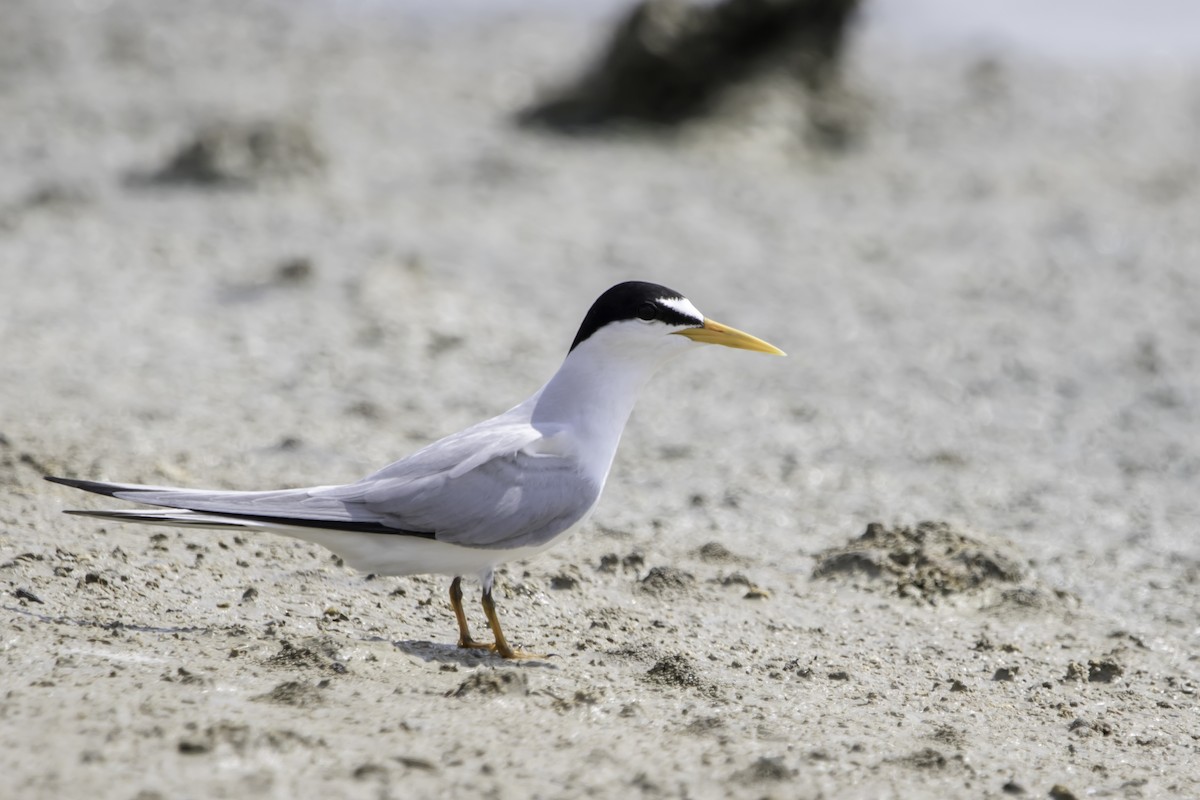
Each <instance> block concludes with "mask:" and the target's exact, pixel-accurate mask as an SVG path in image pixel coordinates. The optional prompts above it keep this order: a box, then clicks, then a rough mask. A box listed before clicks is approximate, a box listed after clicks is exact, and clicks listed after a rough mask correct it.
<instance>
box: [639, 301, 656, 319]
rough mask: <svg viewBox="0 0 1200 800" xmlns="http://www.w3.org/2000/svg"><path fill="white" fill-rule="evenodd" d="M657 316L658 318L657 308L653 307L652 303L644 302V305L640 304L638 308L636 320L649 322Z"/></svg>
mask: <svg viewBox="0 0 1200 800" xmlns="http://www.w3.org/2000/svg"><path fill="white" fill-rule="evenodd" d="M657 316H658V307H657V306H656V305H654V303H650V302H645V303H642V304H641V305H640V306H638V310H637V317H638V319H641V320H645V321H646V322H649V321H650V320H652V319H654V318H655V317H657Z"/></svg>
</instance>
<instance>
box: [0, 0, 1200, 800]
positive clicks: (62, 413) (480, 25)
mask: <svg viewBox="0 0 1200 800" xmlns="http://www.w3.org/2000/svg"><path fill="white" fill-rule="evenodd" d="M7 5H8V8H7V12H6V14H5V20H4V23H3V25H0V113H2V118H3V122H4V124H3V128H4V133H3V135H2V136H0V342H2V343H3V352H2V354H0V483H2V490H0V586H2V587H3V591H4V598H3V600H2V601H0V608H2V610H0V616H2V619H3V622H2V623H0V630H2V632H3V636H2V639H0V642H2V645H0V775H2V776H3V779H2V782H3V784H4V785H5V787H6V788H5V789H4V790H3V794H4V795H5V796H10V797H14V798H18V797H19V798H66V797H84V796H87V797H103V798H109V797H111V798H138V799H139V800H151V798H187V797H238V798H241V797H317V796H322V797H347V798H358V797H362V798H387V797H395V798H408V797H434V796H444V797H458V796H478V797H495V798H509V797H512V798H516V797H581V796H597V797H618V796H619V797H629V796H643V797H691V798H723V797H739V798H741V797H744V798H760V797H778V798H816V797H839V798H881V797H904V798H922V797H930V798H942V797H1001V796H1014V795H1021V794H1024V795H1026V796H1031V797H1046V796H1051V797H1055V798H1060V800H1061V799H1062V798H1068V797H1077V798H1083V797H1086V796H1108V797H1147V798H1149V797H1195V796H1198V795H1200V766H1198V765H1200V713H1198V706H1200V698H1198V697H1197V691H1198V688H1200V662H1198V661H1197V654H1198V653H1200V623H1198V620H1200V536H1198V529H1200V492H1197V476H1198V474H1200V427H1198V422H1200V420H1198V418H1197V408H1198V405H1197V400H1198V399H1200V347H1198V343H1200V302H1198V301H1200V269H1198V268H1197V265H1198V264H1200V224H1197V221H1198V220H1200V168H1198V166H1197V160H1196V142H1197V141H1198V140H1200V69H1198V68H1196V67H1194V66H1193V67H1188V66H1184V65H1179V64H1174V65H1172V64H1163V63H1132V64H1131V63H1125V62H1121V63H1103V62H1084V63H1064V62H1057V61H1055V60H1053V59H1050V58H1045V57H1040V56H1034V55H1029V54H1023V53H1021V52H1016V51H1009V50H1005V49H991V50H980V49H977V48H975V49H973V48H967V47H962V48H940V49H937V50H928V49H922V48H919V47H910V46H904V45H901V44H897V43H894V42H892V43H889V42H888V41H887V40H886V37H875V38H871V37H864V38H863V39H862V40H860V41H858V42H856V44H855V46H854V47H853V48H852V60H851V63H850V64H849V65H848V67H849V70H848V74H847V80H846V91H847V93H848V98H849V99H848V100H847V104H848V106H847V107H848V109H849V111H848V113H849V114H850V118H851V119H852V120H853V122H854V124H855V125H856V126H857V127H856V128H855V131H856V133H855V136H853V137H852V139H851V141H850V142H849V144H848V146H847V147H846V148H845V149H844V150H841V151H835V152H831V151H828V150H823V149H821V148H817V147H814V146H812V145H811V144H808V143H806V141H805V136H804V135H803V130H804V105H803V98H802V97H799V96H796V95H794V94H793V93H792V92H791V91H790V90H789V88H788V87H787V86H786V84H781V83H778V82H776V83H773V84H769V85H767V86H763V87H758V88H753V89H748V90H746V91H743V92H739V93H736V94H735V95H734V96H732V97H730V98H729V99H728V104H729V106H728V108H729V112H730V113H728V114H726V115H723V116H719V117H717V118H715V119H712V120H709V121H703V122H700V123H697V124H695V125H692V126H690V127H688V128H686V129H684V130H682V131H680V132H677V133H671V134H660V135H646V134H637V133H632V134H628V135H620V136H611V137H598V138H582V139H564V138H558V137H555V136H552V135H549V134H544V133H541V134H539V133H534V132H530V131H524V130H520V129H518V128H517V127H515V126H514V125H513V124H512V117H513V114H514V113H515V112H516V111H518V110H519V109H520V108H522V107H523V106H524V105H525V104H527V103H529V102H531V101H532V100H534V99H536V98H537V97H538V96H539V93H540V92H541V91H542V90H543V89H545V88H546V87H549V86H553V85H555V84H557V83H558V82H560V81H561V80H562V79H563V78H564V77H565V76H568V75H570V74H572V73H573V72H574V71H576V70H578V69H579V68H580V67H581V66H582V65H583V64H584V63H586V61H587V59H588V57H589V54H591V53H593V52H595V50H596V48H598V47H599V44H600V42H601V41H602V39H603V35H602V28H600V27H598V26H597V25H596V24H595V23H594V22H589V21H587V20H585V19H583V18H582V17H580V16H572V15H571V14H566V13H561V12H559V13H554V12H552V11H550V10H545V9H543V10H542V11H540V12H536V13H535V12H529V13H525V14H516V13H512V14H504V15H499V16H493V17H486V18H485V17H478V18H476V17H470V16H466V17H463V18H447V17H429V16H427V15H420V14H417V13H415V12H412V11H411V10H410V11H405V10H403V7H401V8H396V7H387V6H385V5H373V4H367V3H363V4H357V5H356V4H346V3H341V4H324V5H320V4H312V3H306V4H293V3H285V2H282V0H276V1H274V2H273V1H272V0H254V1H253V2H233V0H219V1H218V2H206V3H196V4H183V3H161V2H154V1H153V0H113V2H94V3H93V2H67V1H66V0H15V2H10V3H8V4H7ZM202 134H203V135H204V136H207V137H209V138H208V139H206V140H205V141H206V142H207V143H208V144H207V146H208V148H209V149H208V150H205V151H194V152H193V153H192V157H191V160H190V161H189V160H187V159H183V160H182V161H180V162H176V165H175V168H174V169H168V170H164V166H165V165H169V164H170V163H171V162H172V157H173V155H174V154H177V153H178V152H179V151H180V149H181V148H183V147H184V146H185V145H186V144H187V143H188V142H191V141H194V140H195V139H196V137H197V136H200V135H202ZM214 148H215V149H214ZM214 152H215V153H216V156H215V157H214V160H212V161H211V162H210V163H208V164H207V166H206V167H205V166H204V165H203V164H202V165H201V166H202V167H204V168H203V169H199V168H197V166H196V162H197V159H198V155H204V154H205V153H208V154H210V155H211V154H212V153H214ZM206 170H207V171H206ZM205 181H208V182H205ZM214 181H215V182H214ZM625 279H643V280H651V281H655V282H659V283H663V284H665V285H667V286H670V287H672V288H675V289H678V290H680V291H682V292H684V293H685V294H687V296H688V297H689V298H690V299H691V300H692V301H694V302H695V303H696V304H697V306H699V308H700V309H701V310H702V311H704V312H705V313H706V314H708V315H710V316H712V317H714V318H716V319H718V320H721V321H723V322H726V323H728V324H731V325H735V326H737V327H739V328H742V329H745V330H748V331H750V332H752V333H754V334H756V335H758V336H761V337H763V338H765V339H767V340H768V341H771V342H773V343H775V344H777V345H779V346H780V347H782V348H783V349H784V350H786V351H788V353H789V356H788V358H786V359H776V358H768V357H765V356H759V355H752V354H747V353H739V352H734V351H725V350H721V351H717V350H716V349H715V348H714V349H712V350H706V351H702V352H697V353H694V354H691V355H690V356H689V357H688V358H685V359H681V360H680V361H678V362H677V363H673V364H671V365H669V366H668V367H667V368H666V369H665V370H664V371H663V372H662V373H661V374H660V375H658V376H657V377H656V379H655V380H654V381H652V383H651V384H650V385H649V386H648V387H647V389H646V391H645V392H644V396H643V398H642V400H641V402H640V403H639V406H638V408H637V410H636V411H635V413H634V416H633V419H632V420H631V422H630V424H629V427H628V428H627V430H626V434H625V438H624V442H623V444H622V449H621V451H620V453H619V454H618V457H617V460H616V463H615V465H614V468H613V472H612V475H611V476H610V479H609V484H608V487H607V489H606V493H605V495H604V497H603V498H602V500H601V502H600V505H599V507H598V509H597V511H596V513H595V514H594V516H593V517H592V518H591V520H590V521H589V523H588V524H587V525H586V526H584V528H583V529H581V530H580V531H578V532H576V533H575V534H574V535H573V536H572V537H571V538H569V539H568V540H567V541H564V542H562V543H561V544H560V545H558V546H557V547H556V548H555V549H553V550H551V551H550V552H549V553H547V554H545V555H543V556H541V557H540V558H539V559H537V560H535V561H532V562H529V563H528V564H511V565H509V566H507V567H506V568H505V569H504V570H503V572H502V573H501V575H500V577H499V585H498V590H497V592H498V593H497V598H498V603H499V606H500V615H501V618H502V620H503V621H504V624H505V628H506V632H507V634H508V637H509V639H510V641H512V642H513V643H514V644H515V645H517V646H519V647H523V648H525V649H529V650H533V651H537V652H542V653H552V654H554V655H553V657H552V658H549V659H546V660H542V661H533V662H521V663H505V662H503V661H500V660H498V659H496V658H494V657H491V656H490V655H487V654H483V653H479V652H464V651H460V650H458V649H457V648H456V647H454V639H455V627H454V620H453V616H452V614H451V613H450V609H449V607H448V602H447V599H446V596H447V595H446V590H447V584H448V581H447V579H445V578H441V577H414V578H384V577H378V578H372V577H368V576H363V575H361V574H358V573H354V572H352V571H350V570H348V569H346V568H344V567H342V566H340V565H339V564H338V563H337V562H336V560H335V559H333V558H331V556H330V554H329V553H328V552H326V551H323V550H321V549H319V548H317V547H315V546H311V545H307V544H304V543H301V542H296V541H292V540H288V539H285V538H281V537H273V536H269V535H262V536H249V535H240V534H235V533H232V532H227V531H213V532H206V531H179V530H173V529H166V528H139V527H136V526H121V525H118V524H110V523H102V522H98V521H96V520H91V519H85V518H77V517H68V516H64V515H62V514H61V513H60V512H61V511H62V510H63V509H64V508H98V507H103V506H104V505H105V503H104V501H103V500H102V499H100V498H94V497H90V496H85V495H83V494H81V493H78V492H74V491H71V490H68V489H66V488H64V487H59V486H54V485H51V484H48V483H45V482H44V481H43V480H42V476H43V475H44V474H57V475H68V476H74V477H85V478H96V479H110V480H124V481H133V482H145V483H155V484H179V485H189V486H208V487H214V488H238V489H263V488H277V487H281V486H303V485H313V484H327V483H339V482H345V481H350V480H354V479H356V478H358V477H361V476H362V475H364V474H366V473H367V472H369V471H371V470H373V469H374V468H376V467H379V466H381V465H383V464H386V463H388V462H389V461H392V460H395V459H396V458H399V457H401V456H403V455H405V454H407V453H409V452H411V451H413V450H415V449H416V448H418V447H420V446H422V445H424V444H426V443H427V442H429V441H431V440H433V439H434V438H436V437H438V436H440V435H443V434H446V433H449V432H452V431H454V430H457V429H458V428H460V427H462V426H464V425H466V424H469V423H471V422H474V421H477V420H479V419H482V418H484V417H486V416H489V415H491V414H494V413H498V412H499V411H502V410H504V409H506V408H508V407H509V406H511V405H513V404H515V403H516V402H518V401H520V400H521V399H523V398H524V397H526V396H527V395H528V394H529V393H531V392H532V391H533V390H535V389H536V388H537V387H538V386H539V385H540V384H541V383H542V382H543V381H544V380H545V379H546V378H547V377H548V376H549V375H551V374H552V373H553V371H554V370H555V369H556V367H557V365H558V363H559V361H560V360H561V358H562V356H563V355H564V353H565V350H566V348H567V346H568V344H569V342H570V340H571V338H572V336H573V335H574V333H575V328H576V326H577V325H578V324H579V321H580V319H581V318H582V316H583V313H584V312H585V311H586V309H587V307H588V305H589V304H590V303H591V301H592V300H593V299H594V297H595V296H596V295H598V294H599V293H600V292H601V291H602V290H603V289H605V288H607V287H608V286H609V285H611V284H613V283H615V282H617V281H620V280H625ZM872 523H879V524H878V525H873V524H872ZM923 523H924V524H923ZM869 525H870V526H871V527H868V526H869ZM468 591H469V592H470V594H471V597H472V601H471V603H470V604H469V605H468V612H469V614H470V616H471V619H472V622H473V624H474V626H475V628H476V630H483V627H484V625H483V617H482V613H481V611H480V609H479V607H478V605H477V603H476V602H475V598H476V597H477V586H476V585H474V584H471V585H470V586H469V588H468Z"/></svg>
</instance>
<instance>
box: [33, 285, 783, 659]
mask: <svg viewBox="0 0 1200 800" xmlns="http://www.w3.org/2000/svg"><path fill="white" fill-rule="evenodd" d="M697 345H723V346H725V347H731V348H736V349H741V350H749V351H757V352H761V353H770V354H774V355H785V354H784V352H783V351H782V350H780V349H779V348H777V347H775V346H774V345H771V344H768V343H767V342H765V341H763V340H762V339H758V338H756V337H754V336H751V335H750V334H748V333H744V332H742V331H740V330H738V329H736V328H732V327H729V326H727V325H723V324H721V323H719V322H715V321H714V320H712V319H709V318H707V317H705V316H704V315H703V314H701V313H700V311H699V310H698V309H697V308H696V306H695V305H693V304H692V302H691V301H689V300H688V299H687V298H686V297H684V296H683V295H682V294H680V293H679V292H677V291H674V290H672V289H668V288H666V287H665V286H661V285H659V284H655V283H648V282H644V281H627V282H624V283H619V284H617V285H615V286H613V287H612V288H610V289H608V290H607V291H605V292H604V293H603V294H601V295H600V296H599V297H598V298H597V299H596V301H595V302H594V303H593V304H592V306H591V308H590V309H589V310H588V312H587V314H586V315H585V316H584V318H583V322H582V323H581V325H580V326H579V329H578V332H577V333H576V335H575V339H574V341H572V343H571V347H570V349H569V350H568V351H567V355H566V357H565V359H564V360H563V362H562V364H561V366H560V367H559V368H558V371H557V372H555V373H554V375H553V376H552V377H551V378H550V380H549V381H547V382H546V383H545V384H544V385H543V386H542V387H541V388H540V389H538V390H537V391H536V392H534V394H533V395H532V396H530V397H529V398H528V399H527V400H525V401H524V402H522V403H519V404H518V405H516V406H514V407H513V408H511V409H509V410H508V411H505V412H504V413H502V414H500V415H498V416H495V417H492V418H490V419H487V420H485V421H483V422H479V423H477V424H475V425H472V426H470V427H467V428H465V429H463V430H461V431H459V432H457V433H453V434H450V435H449V436H446V437H444V438H442V439H439V440H437V441H435V442H433V443H432V444H429V445H427V446H426V447H424V448H422V449H420V450H417V451H416V452H415V453H413V454H411V455H409V456H407V457H406V458H402V459H400V460H399V461H396V462H393V463H391V464H389V465H387V466H385V467H383V468H382V469H379V470H377V471H375V472H373V473H371V474H369V475H367V476H366V477H364V478H362V479H361V480H358V481H355V482H353V483H347V484H341V485H328V486H314V487H308V488H299V489H280V490H272V491H217V490H205V489H186V488H176V487H165V486H149V485H141V484H134V483H111V482H107V481H94V480H78V479H75V478H66V477H56V476H51V475H47V476H45V478H46V480H48V481H52V482H54V483H58V484H62V485H64V486H68V487H73V488H75V489H82V490H84V491H88V492H94V493H96V494H101V495H107V496H109V497H113V498H116V499H119V500H125V501H132V502H136V503H140V504H143V505H148V506H155V507H156V508H153V509H126V510H112V511H110V510H74V509H71V510H67V511H66V512H65V513H68V514H77V515H83V516H88V517H98V518H100V519H105V520H116V521H119V522H136V523H147V524H154V525H170V526H177V527H183V528H216V529H233V530H239V531H247V530H250V531H267V532H270V533H275V534H282V535H285V536H290V537H294V538H296V539H302V540H304V541H307V542H313V543H315V544H318V545H321V546H323V547H325V548H327V549H329V550H331V551H332V552H333V553H334V554H336V555H337V556H339V557H340V558H341V559H342V561H343V563H345V564H347V565H349V566H350V567H353V568H355V569H357V570H360V571H362V572H367V573H374V574H376V575H397V576H398V575H417V574H441V575H445V576H448V577H450V578H451V582H450V606H451V608H452V609H453V611H454V616H455V619H456V621H457V623H458V633H459V636H458V646H459V647H461V648H469V649H486V650H490V651H491V652H493V653H494V654H496V655H497V656H499V657H501V658H505V659H519V658H540V656H537V655H536V654H531V653H526V652H524V651H521V650H517V649H515V648H513V647H512V646H511V645H510V644H509V643H508V640H507V639H506V638H505V636H504V632H503V630H502V629H501V627H500V619H499V617H498V615H497V613H496V606H495V602H494V599H493V596H492V593H493V588H494V583H495V570H496V568H497V567H498V566H499V565H500V564H503V563H505V562H509V561H522V560H526V559H528V558H530V557H532V556H534V555H536V554H538V553H540V552H542V551H544V550H546V549H547V548H549V547H550V546H551V545H553V544H556V543H557V542H559V541H561V540H562V539H563V538H564V537H565V536H566V534H567V533H568V532H570V531H572V530H574V529H576V528H578V527H579V526H580V524H581V523H583V522H584V520H585V519H586V518H587V517H588V516H589V515H590V514H591V512H592V510H593V509H594V508H595V506H596V503H597V501H598V500H599V498H600V494H601V491H602V490H603V488H604V485H605V482H606V481H607V479H608V474H609V470H610V468H611V466H612V462H613V458H614V456H615V454H616V452H617V445H618V443H619V441H620V439H621V435H622V433H623V431H624V429H625V424H626V422H627V420H628V419H629V416H630V413H631V412H632V410H633V407H634V403H635V401H636V399H637V396H638V394H639V392H640V390H641V389H642V387H643V385H644V384H645V383H646V382H647V380H648V379H649V378H650V377H651V375H653V374H654V373H655V372H656V371H657V370H658V369H659V368H660V367H661V366H663V365H664V364H665V363H666V362H667V361H670V360H671V359H672V358H674V357H675V356H678V355H681V354H682V353H684V352H686V351H688V350H689V349H694V348H695V347H696V346H697ZM464 575H466V576H470V575H477V576H478V577H479V581H480V583H481V588H482V594H481V604H482V606H483V612H484V616H485V618H486V619H487V623H488V627H489V628H490V629H491V633H492V637H493V641H491V642H483V641H479V640H477V639H475V638H474V637H473V636H472V635H471V631H470V627H469V625H468V622H467V616H466V612H465V611H464V609H463V592H462V580H463V576H464Z"/></svg>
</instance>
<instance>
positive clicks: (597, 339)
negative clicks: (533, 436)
mask: <svg viewBox="0 0 1200 800" xmlns="http://www.w3.org/2000/svg"><path fill="white" fill-rule="evenodd" d="M635 324H636V323H635ZM639 333H641V335H639V336H636V337H630V336H627V335H623V334H622V332H621V331H612V332H611V333H610V332H609V331H603V332H600V333H598V334H597V335H594V336H593V337H592V338H590V339H588V340H587V341H585V342H582V343H581V344H580V345H579V346H578V347H577V348H575V350H573V351H572V352H571V353H570V354H569V355H568V356H567V358H566V360H565V361H563V364H562V366H561V367H559V369H558V372H556V373H554V377H552V378H551V379H550V380H549V381H548V382H547V383H546V385H545V386H543V387H542V388H541V390H540V391H539V392H538V393H537V394H535V395H534V396H533V397H531V398H530V402H532V403H533V409H532V414H531V417H530V422H531V423H532V424H533V425H534V427H543V426H545V427H547V428H550V427H557V428H559V429H560V430H562V431H563V432H564V433H566V434H567V435H568V436H569V437H570V438H571V439H572V440H573V441H574V442H575V444H576V446H577V447H579V448H580V450H579V454H580V456H581V459H580V460H581V462H582V463H583V465H584V469H585V470H586V471H587V472H588V473H589V474H590V475H591V476H592V477H593V478H595V479H597V480H599V481H600V482H601V483H603V481H604V478H605V477H606V476H607V475H608V469H609V467H610V466H611V465H612V460H613V456H615V455H616V451H617V445H618V444H619V443H620V441H621V433H622V432H623V431H624V430H625V423H626V422H627V421H628V420H629V415H630V413H632V411H633V406H634V403H636V402H637V397H638V393H639V392H640V391H641V389H642V386H644V385H645V383H646V381H647V380H649V378H650V376H651V375H653V374H654V373H655V372H656V371H657V370H658V369H659V367H661V366H662V365H663V364H664V363H665V362H666V361H668V360H669V359H670V358H671V357H672V356H675V355H678V354H680V353H682V352H683V351H685V350H686V349H688V347H689V346H690V344H691V343H690V342H688V340H687V339H684V338H683V337H680V336H669V335H666V334H665V332H664V334H663V335H662V337H661V341H658V342H654V344H653V345H652V346H647V344H648V343H647V340H646V338H645V332H644V331H642V332H639Z"/></svg>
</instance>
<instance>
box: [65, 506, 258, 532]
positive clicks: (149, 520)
mask: <svg viewBox="0 0 1200 800" xmlns="http://www.w3.org/2000/svg"><path fill="white" fill-rule="evenodd" d="M63 513H64V514H72V515H74V516H77V517H96V518H97V519H110V520H115V521H117V522H140V523H143V524H146V525H170V526H171V527H176V528H178V527H184V528H221V529H226V530H242V529H245V528H264V527H267V526H266V525H264V524H263V523H261V522H257V521H255V520H246V519H238V518H236V517H223V516H220V515H218V514H200V513H197V512H195V511H184V510H179V511H176V510H174V509H153V510H137V511H115V510H113V511H109V510H99V511H83V510H79V509H73V508H72V509H67V510H65V511H63Z"/></svg>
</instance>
